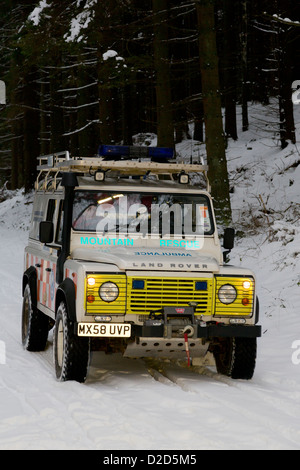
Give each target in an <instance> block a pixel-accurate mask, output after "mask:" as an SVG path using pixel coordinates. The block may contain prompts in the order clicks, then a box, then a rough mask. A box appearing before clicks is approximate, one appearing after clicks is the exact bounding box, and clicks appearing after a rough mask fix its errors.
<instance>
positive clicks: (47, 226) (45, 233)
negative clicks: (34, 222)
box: [39, 221, 54, 243]
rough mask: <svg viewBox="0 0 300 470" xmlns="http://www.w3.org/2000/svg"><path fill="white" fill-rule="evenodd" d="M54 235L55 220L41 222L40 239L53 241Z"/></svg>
mask: <svg viewBox="0 0 300 470" xmlns="http://www.w3.org/2000/svg"><path fill="white" fill-rule="evenodd" d="M53 235H54V228H53V222H49V221H44V222H40V233H39V240H40V242H42V243H52V242H53Z"/></svg>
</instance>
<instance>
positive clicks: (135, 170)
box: [35, 151, 210, 191]
mask: <svg viewBox="0 0 300 470" xmlns="http://www.w3.org/2000/svg"><path fill="white" fill-rule="evenodd" d="M37 170H38V172H39V173H38V176H37V180H36V183H35V189H38V188H39V189H46V188H47V185H48V182H49V178H53V179H54V183H53V188H54V189H55V188H56V179H57V176H58V174H60V173H63V172H73V173H80V174H81V175H82V174H85V175H88V176H92V175H93V174H95V173H97V172H98V173H99V172H102V173H104V174H106V173H107V172H109V171H113V172H119V173H120V174H122V175H124V176H141V177H145V176H149V175H157V176H159V175H169V176H170V177H172V176H173V175H178V174H179V175H182V174H192V173H201V174H203V176H204V178H205V180H206V184H207V190H208V191H210V185H209V181H208V176H207V172H208V166H207V165H200V164H193V163H190V164H186V163H177V162H176V161H170V160H168V162H167V163H161V162H153V161H151V160H150V161H149V159H143V158H139V159H138V160H128V159H125V160H123V159H119V160H118V159H117V160H112V159H109V160H107V159H105V158H103V157H102V156H100V157H98V156H94V157H84V158H81V157H72V158H71V157H70V154H69V152H68V151H64V152H58V153H53V154H49V155H44V156H40V157H38V165H37ZM42 180H43V183H42V185H41V181H42ZM98 181H99V180H98Z"/></svg>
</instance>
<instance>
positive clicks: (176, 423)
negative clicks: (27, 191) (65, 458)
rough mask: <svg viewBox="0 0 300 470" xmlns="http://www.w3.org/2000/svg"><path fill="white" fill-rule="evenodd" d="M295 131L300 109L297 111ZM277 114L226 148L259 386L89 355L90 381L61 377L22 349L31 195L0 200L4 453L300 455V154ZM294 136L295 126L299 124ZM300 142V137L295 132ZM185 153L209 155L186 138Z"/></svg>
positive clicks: (259, 116)
mask: <svg viewBox="0 0 300 470" xmlns="http://www.w3.org/2000/svg"><path fill="white" fill-rule="evenodd" d="M294 109H295V117H296V122H299V117H300V107H299V106H298V107H297V106H295V107H294ZM270 112H271V111H270V108H264V107H262V106H259V105H253V106H252V107H251V108H250V130H249V131H248V132H246V133H242V131H240V132H239V140H238V141H236V142H232V141H230V142H229V147H228V166H229V174H230V182H231V186H232V194H231V197H232V208H233V219H234V225H235V228H236V230H237V233H238V237H237V241H236V246H235V248H234V250H233V251H232V253H231V255H230V258H231V260H230V263H231V264H236V265H237V266H245V267H249V268H251V269H253V271H254V272H255V274H256V277H257V286H258V294H259V299H260V323H261V324H262V330H263V336H262V338H260V339H258V357H257V366H256V370H255V374H254V377H253V379H252V380H250V381H243V380H235V381H234V380H231V379H230V378H228V377H224V376H221V375H219V374H217V373H216V370H215V368H214V366H211V365H205V366H201V367H200V366H194V367H193V368H192V369H189V368H187V367H183V366H179V365H177V364H172V363H167V362H164V363H159V362H157V361H156V362H155V361H152V362H151V361H149V362H145V361H143V360H141V359H140V360H133V359H128V358H127V359H125V358H122V357H121V356H120V355H116V356H114V355H112V356H105V355H103V354H102V353H93V355H92V359H91V368H90V371H89V375H88V378H87V381H86V383H85V384H79V383H76V382H65V383H59V382H57V381H56V379H55V377H54V368H53V360H52V334H51V333H50V335H49V342H48V346H47V349H46V351H45V352H43V353H30V352H27V351H24V350H23V348H22V345H21V334H20V333H21V331H20V330H21V326H20V322H21V308H22V296H21V280H22V273H23V250H24V247H25V245H26V241H27V235H28V226H29V221H30V214H31V209H32V205H31V203H30V201H31V200H32V195H29V196H26V197H25V196H24V195H23V194H22V191H17V192H13V193H9V194H8V196H9V198H8V199H6V200H4V201H3V202H1V203H0V233H1V246H0V256H1V261H2V262H1V266H0V274H1V284H0V449H1V450H14V449H17V450H23V449H44V450H47V449H51V450H54V449H68V450H74V449H85V450H106V451H107V450H110V451H114V450H117V449H119V450H123V451H124V452H125V451H128V450H132V451H138V450H141V449H146V450H148V451H150V450H153V449H156V450H157V449H159V450H161V451H163V450H171V449H179V450H204V449H205V450H212V449H214V450H222V449H233V450H249V449H263V450H268V449H274V450H279V449H285V450H295V449H299V448H300V425H299V423H300V407H299V399H300V373H299V372H300V364H299V359H300V328H299V311H300V295H299V293H300V272H299V259H300V248H299V247H300V204H299V193H300V190H299V185H298V184H297V182H298V181H299V179H300V165H299V161H300V156H299V152H298V150H297V147H296V146H294V145H292V144H289V145H288V147H287V148H286V149H284V150H280V148H279V147H278V146H276V144H277V139H278V137H277V136H274V123H272V120H273V117H272V116H271V115H270V114H269V113H270ZM298 128H299V126H298ZM298 137H299V129H298ZM178 151H179V153H180V154H181V155H186V156H187V157H190V154H191V153H192V154H193V155H194V157H195V158H196V157H197V158H198V157H199V156H203V155H204V148H203V145H199V144H197V143H196V142H193V141H192V142H191V141H185V142H183V143H182V144H180V145H179V146H178Z"/></svg>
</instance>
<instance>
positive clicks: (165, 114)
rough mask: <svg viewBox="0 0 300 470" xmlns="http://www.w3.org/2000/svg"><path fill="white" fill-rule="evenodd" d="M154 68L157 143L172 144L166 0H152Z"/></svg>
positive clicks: (162, 145)
mask: <svg viewBox="0 0 300 470" xmlns="http://www.w3.org/2000/svg"><path fill="white" fill-rule="evenodd" d="M152 5H153V13H154V20H153V21H154V39H153V48H154V68H155V71H156V108H157V145H159V146H161V147H173V146H174V128H173V113H172V96H171V85H170V69H169V51H168V0H153V1H152Z"/></svg>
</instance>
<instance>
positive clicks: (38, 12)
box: [28, 0, 51, 26]
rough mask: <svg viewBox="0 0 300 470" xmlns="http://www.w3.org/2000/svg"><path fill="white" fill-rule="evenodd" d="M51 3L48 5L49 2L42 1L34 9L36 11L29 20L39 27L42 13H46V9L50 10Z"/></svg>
mask: <svg viewBox="0 0 300 470" xmlns="http://www.w3.org/2000/svg"><path fill="white" fill-rule="evenodd" d="M50 6H51V3H50V4H48V3H47V0H41V1H40V3H39V5H38V6H37V7H35V8H34V10H33V11H32V12H31V13H30V15H29V16H28V20H29V21H32V22H33V24H34V25H35V26H37V25H38V24H39V22H40V17H41V13H42V12H43V11H44V9H45V8H47V7H48V8H49V7H50Z"/></svg>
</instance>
